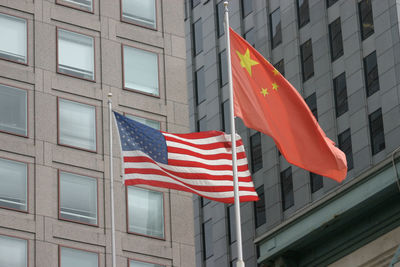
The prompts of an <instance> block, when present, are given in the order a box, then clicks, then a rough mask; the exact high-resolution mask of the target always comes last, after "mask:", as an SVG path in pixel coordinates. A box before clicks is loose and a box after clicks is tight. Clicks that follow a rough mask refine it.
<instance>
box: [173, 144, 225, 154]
mask: <svg viewBox="0 0 400 267" xmlns="http://www.w3.org/2000/svg"><path fill="white" fill-rule="evenodd" d="M167 146H169V147H177V148H182V149H186V150H189V151H193V152H196V153H199V154H202V155H215V154H227V155H230V154H232V152H231V151H230V150H228V149H226V148H225V147H220V148H214V149H201V148H197V147H193V146H189V145H185V144H181V143H178V142H173V141H167Z"/></svg>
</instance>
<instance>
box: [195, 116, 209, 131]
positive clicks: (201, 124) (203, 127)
mask: <svg viewBox="0 0 400 267" xmlns="http://www.w3.org/2000/svg"><path fill="white" fill-rule="evenodd" d="M197 131H198V132H203V131H207V117H206V116H204V117H203V118H201V119H200V120H198V121H197Z"/></svg>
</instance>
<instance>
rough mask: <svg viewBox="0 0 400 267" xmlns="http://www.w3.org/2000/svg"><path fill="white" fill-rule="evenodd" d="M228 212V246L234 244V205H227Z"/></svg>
mask: <svg viewBox="0 0 400 267" xmlns="http://www.w3.org/2000/svg"><path fill="white" fill-rule="evenodd" d="M227 211H228V229H229V244H232V243H233V242H236V218H235V205H233V204H232V205H229V206H228V208H227Z"/></svg>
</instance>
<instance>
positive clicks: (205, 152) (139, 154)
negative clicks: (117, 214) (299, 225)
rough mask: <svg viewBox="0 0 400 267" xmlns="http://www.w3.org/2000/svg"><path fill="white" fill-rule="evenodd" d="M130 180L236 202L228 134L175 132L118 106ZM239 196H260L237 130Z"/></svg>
mask: <svg viewBox="0 0 400 267" xmlns="http://www.w3.org/2000/svg"><path fill="white" fill-rule="evenodd" d="M114 115H115V119H116V122H117V128H118V132H119V136H120V140H121V148H122V157H123V170H124V180H125V184H126V185H137V184H146V185H151V186H157V187H164V188H170V189H176V190H181V191H187V192H191V193H194V194H197V195H200V196H202V197H205V198H208V199H211V200H215V201H219V202H224V203H233V202H234V194H233V175H232V152H231V151H232V150H231V142H230V139H231V138H230V135H228V134H225V133H223V132H219V131H208V132H198V133H188V134H172V133H167V132H162V131H158V130H155V129H153V128H151V127H149V126H146V125H144V124H141V123H139V122H137V121H134V120H131V119H129V118H127V117H125V116H123V115H121V114H119V113H117V112H114ZM237 165H238V178H239V196H240V201H241V202H244V201H257V200H258V196H257V193H256V192H255V190H254V185H253V181H252V179H251V176H250V172H249V169H248V164H247V158H246V154H245V150H244V146H243V143H242V140H241V139H240V136H238V135H237Z"/></svg>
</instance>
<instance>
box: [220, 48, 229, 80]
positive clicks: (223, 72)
mask: <svg viewBox="0 0 400 267" xmlns="http://www.w3.org/2000/svg"><path fill="white" fill-rule="evenodd" d="M219 73H220V82H219V83H220V84H219V85H220V87H222V86H224V85H225V84H227V83H228V63H227V58H226V50H224V51H222V52H221V53H219Z"/></svg>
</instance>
